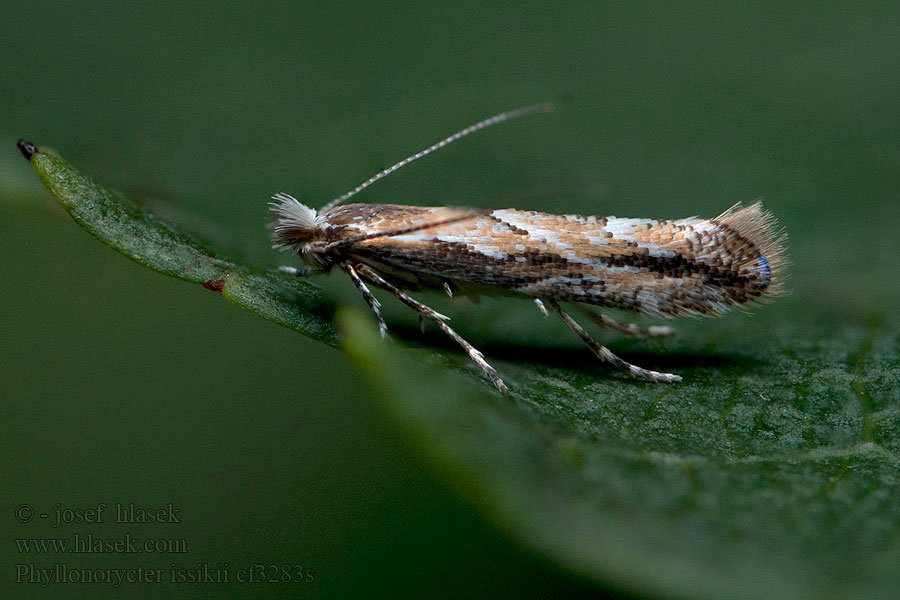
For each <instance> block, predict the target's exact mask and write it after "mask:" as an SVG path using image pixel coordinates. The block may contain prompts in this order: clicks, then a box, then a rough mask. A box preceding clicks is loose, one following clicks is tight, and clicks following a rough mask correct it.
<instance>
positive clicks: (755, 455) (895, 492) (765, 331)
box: [30, 152, 900, 598]
mask: <svg viewBox="0 0 900 600" xmlns="http://www.w3.org/2000/svg"><path fill="white" fill-rule="evenodd" d="M30 162H31V164H32V166H33V167H34V168H35V170H36V171H37V172H38V174H39V175H40V176H41V178H42V179H43V180H44V182H45V183H46V184H47V186H48V187H49V188H50V189H51V191H52V192H53V193H54V195H55V196H56V197H57V199H58V200H59V201H60V203H61V204H62V205H63V206H64V207H65V208H66V210H68V211H69V213H70V214H71V215H72V216H73V217H74V218H75V220H76V221H77V222H78V223H79V224H80V225H81V226H82V227H84V228H85V229H87V230H88V231H89V232H90V233H91V234H92V235H94V236H95V237H96V238H97V239H99V240H100V241H102V242H103V243H105V244H107V245H109V246H111V247H112V248H114V249H116V250H117V251H119V252H121V253H123V254H125V255H126V256H128V257H130V258H132V259H133V260H135V261H137V262H139V263H140V264H142V265H144V266H146V267H148V268H151V269H154V270H156V271H159V272H162V273H165V274H167V275H171V276H173V277H178V278H180V279H184V280H187V281H190V282H194V283H200V284H203V285H204V287H206V288H208V289H215V290H219V291H221V292H222V294H223V295H224V296H225V297H226V298H227V299H228V300H229V301H231V302H233V303H235V304H237V305H238V306H241V307H243V308H246V309H248V310H250V311H252V312H254V313H256V314H258V315H260V316H263V317H265V318H267V319H269V320H271V321H274V322H276V323H279V324H281V325H284V326H286V327H290V328H292V329H294V330H296V331H298V332H300V333H303V334H305V335H308V336H311V337H313V338H315V339H318V340H321V341H323V342H325V343H327V344H331V345H334V344H336V343H337V336H336V334H335V329H334V326H333V325H332V315H333V312H334V306H333V304H332V303H330V302H329V301H327V300H326V299H324V298H323V296H322V294H321V293H320V292H319V290H318V288H316V287H315V286H313V285H312V284H310V283H308V282H306V281H303V280H298V279H296V278H293V277H287V276H284V275H281V274H279V273H275V272H271V271H264V270H257V269H251V268H248V267H245V266H241V265H237V264H235V263H233V262H230V261H228V260H224V259H221V258H217V257H215V256H214V255H213V254H212V253H211V252H210V251H209V250H207V249H205V248H203V247H202V246H201V245H200V244H198V243H196V242H195V241H192V240H191V239H190V238H189V237H188V236H186V235H184V234H182V233H180V232H178V231H176V230H175V228H173V227H172V226H170V225H168V224H166V223H164V222H162V221H161V220H160V219H158V218H157V217H155V216H154V215H153V214H151V213H149V212H148V211H147V210H145V209H143V208H141V207H139V206H136V205H134V204H133V203H131V202H128V201H127V200H125V199H123V198H121V197H119V196H117V195H115V194H113V193H111V192H109V191H108V190H106V189H104V188H103V187H102V186H100V185H99V184H97V183H96V182H94V181H92V180H91V179H89V178H87V177H85V176H84V175H82V174H80V173H79V172H78V171H77V170H75V169H74V168H72V166H71V165H69V164H68V163H66V162H65V161H64V160H62V159H61V158H59V157H57V156H54V155H52V154H48V153H43V152H41V153H37V154H34V155H32V156H31V158H30ZM486 304H487V303H486ZM523 304H524V303H520V304H515V303H512V302H510V303H508V304H504V305H503V311H502V312H497V311H494V312H491V311H492V310H494V307H488V308H487V309H484V308H478V309H474V310H471V311H469V312H468V313H466V314H467V318H466V319H465V320H464V319H462V318H460V317H457V320H455V321H454V322H455V323H456V324H457V327H458V328H459V329H460V331H461V333H463V335H464V336H466V337H469V338H471V339H472V341H474V342H475V343H476V346H479V347H481V348H482V349H483V350H485V351H486V352H485V353H486V355H487V356H488V357H489V358H490V359H491V361H492V363H494V364H495V366H496V367H497V368H498V370H499V371H500V373H501V375H502V376H503V377H504V380H505V381H506V382H507V383H508V384H509V385H510V387H511V390H512V394H511V396H510V397H502V396H500V395H499V394H497V393H496V392H495V391H494V390H493V388H492V387H491V385H490V383H489V382H487V381H486V380H485V378H484V377H483V375H482V374H481V372H480V371H479V370H478V369H477V368H476V367H474V366H472V365H471V364H470V363H469V362H468V361H467V360H466V358H465V356H463V355H461V354H460V353H458V352H456V349H455V348H454V349H453V351H450V352H446V353H445V352H441V351H437V350H435V349H433V347H423V348H418V349H411V348H409V347H407V346H404V345H400V344H396V343H392V342H390V341H388V343H385V342H383V341H382V340H380V339H379V338H378V336H377V334H376V331H377V328H376V327H375V326H374V325H373V323H372V319H371V318H370V317H369V316H362V315H361V314H360V313H357V312H348V313H346V314H344V315H343V316H342V317H341V319H340V323H341V326H342V332H343V339H344V342H343V345H342V347H343V349H344V350H345V351H346V352H347V353H348V354H349V355H350V356H351V357H353V358H354V360H355V361H356V362H357V364H358V365H359V366H360V368H361V369H362V370H363V371H364V372H365V373H367V374H368V376H369V378H370V380H371V382H372V385H373V387H374V388H375V389H376V390H378V391H379V395H380V398H381V400H382V404H383V406H384V407H385V408H386V410H387V411H388V412H389V413H390V414H391V415H393V417H394V419H395V421H396V422H397V423H398V424H399V425H400V426H401V427H403V428H404V429H405V430H406V431H407V432H408V433H409V436H410V437H411V438H412V439H413V440H414V441H415V446H416V448H417V449H418V451H419V452H421V453H422V454H423V455H424V456H425V457H426V458H427V459H428V461H429V462H430V463H431V464H432V465H434V467H435V468H436V469H437V470H438V472H440V473H442V474H444V476H445V477H446V478H447V480H448V481H450V482H451V484H452V485H453V486H455V487H456V488H458V489H459V490H460V491H461V492H462V493H463V494H464V495H466V496H467V497H468V498H470V499H471V500H472V501H474V502H475V503H476V504H477V505H478V506H480V507H481V508H482V509H483V510H484V511H485V512H486V513H487V514H489V515H490V516H491V517H492V519H493V520H494V521H495V522H497V523H498V524H500V526H502V527H503V528H504V529H505V530H506V531H508V532H509V533H510V534H511V535H512V536H513V537H515V538H516V539H518V540H519V541H521V542H522V543H523V544H525V545H527V546H529V547H531V548H533V549H535V550H537V551H539V552H541V553H543V554H544V555H546V556H548V557H550V558H551V559H553V560H554V561H556V562H557V563H558V564H560V565H562V566H563V567H565V568H567V569H570V570H573V571H576V572H578V573H581V574H583V575H584V576H586V577H588V578H591V579H594V580H597V581H600V582H604V583H607V584H609V583H612V584H614V585H617V586H621V587H623V588H626V589H628V590H632V591H638V592H642V593H650V594H663V595H670V596H671V595H676V596H685V597H694V598H721V597H739V598H771V597H795V598H822V597H894V596H896V595H898V594H900V570H898V569H897V568H896V566H897V565H898V564H900V455H898V451H900V406H898V398H900V359H898V355H900V333H898V327H897V325H896V319H893V320H891V319H888V318H886V317H884V315H883V314H882V313H877V312H875V313H873V312H869V313H867V316H866V319H865V320H863V321H862V323H861V324H860V323H855V324H854V323H849V322H847V320H846V318H844V319H841V318H840V317H842V316H844V317H845V314H844V313H843V312H841V311H842V310H843V307H840V306H839V307H835V309H833V310H831V309H828V308H826V307H824V306H819V307H818V308H817V309H816V310H810V309H809V304H810V303H809V299H804V298H802V297H800V298H793V299H781V300H779V302H778V304H777V308H776V307H768V308H765V309H762V310H761V311H760V313H761V314H760V315H757V317H756V318H752V319H751V318H748V317H747V316H746V315H733V316H731V317H728V318H726V319H722V320H717V321H704V322H700V321H692V322H689V323H686V324H682V325H680V328H681V332H682V336H681V337H680V338H679V339H678V340H675V341H673V342H671V343H667V344H666V345H665V346H664V347H663V346H659V347H655V348H653V347H648V346H647V343H646V342H642V341H628V340H624V341H619V342H616V343H614V344H613V347H614V349H615V350H616V351H617V352H619V353H621V354H623V355H625V357H627V358H629V359H631V360H633V361H634V362H636V363H638V364H641V365H642V366H647V367H651V368H661V369H664V370H667V371H674V372H678V373H679V374H682V375H684V377H685V381H684V383H682V384H677V385H661V384H650V383H644V382H639V381H634V380H631V379H628V378H626V377H624V376H622V375H619V374H616V373H612V372H610V371H609V370H607V369H605V368H604V367H603V365H600V364H599V363H597V361H596V360H595V359H594V358H593V356H592V355H591V353H590V352H589V351H588V350H587V349H585V348H582V347H580V346H578V345H577V341H575V340H572V342H571V344H570V345H567V346H565V347H560V346H556V347H553V346H552V342H548V341H547V339H548V338H547V337H546V336H547V335H550V336H555V335H557V334H558V333H559V332H560V330H561V329H562V326H561V325H560V324H559V323H558V322H557V323H556V324H555V325H551V322H549V321H545V320H543V319H541V318H540V317H539V316H538V315H537V312H536V311H535V310H534V308H533V307H527V310H526V308H525V307H524V306H523ZM454 314H457V313H454ZM836 323H841V324H840V325H835V324H836ZM554 328H555V329H554ZM392 339H394V338H392ZM426 339H431V338H426ZM490 339H494V340H496V339H506V340H507V344H506V345H504V346H499V347H498V346H493V347H486V346H485V345H484V344H482V342H486V341H487V340H490ZM549 339H551V340H556V339H557V338H556V337H551V338H549ZM558 339H570V338H564V337H559V338H558ZM435 340H440V341H437V343H436V344H435V345H437V346H439V345H440V344H444V343H445V342H444V340H442V339H441V338H435ZM529 344H530V346H529ZM548 346H550V347H548ZM447 347H451V346H447ZM496 358H499V359H500V360H496ZM503 359H505V360H503Z"/></svg>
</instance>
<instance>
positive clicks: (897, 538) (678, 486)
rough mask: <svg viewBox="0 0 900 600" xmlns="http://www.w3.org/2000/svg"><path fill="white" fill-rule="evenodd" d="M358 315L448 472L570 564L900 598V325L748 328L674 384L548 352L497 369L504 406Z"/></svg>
mask: <svg viewBox="0 0 900 600" xmlns="http://www.w3.org/2000/svg"><path fill="white" fill-rule="evenodd" d="M738 317H740V315H738ZM341 322H342V327H343V331H344V334H345V335H344V339H345V340H346V346H347V350H348V352H349V353H350V355H351V356H353V357H354V358H355V359H356V361H357V363H358V364H359V365H360V366H361V367H362V368H363V369H364V370H365V371H366V372H367V373H368V374H369V375H370V379H371V381H372V382H373V384H374V386H375V387H376V388H377V390H378V391H380V393H381V394H380V396H381V398H382V400H383V402H384V404H385V406H386V407H387V408H388V410H389V411H390V412H391V413H392V415H393V416H394V418H395V419H396V420H397V421H398V422H399V423H400V424H401V425H402V426H404V427H405V428H406V429H407V430H408V432H410V434H411V437H412V438H413V439H414V440H415V441H416V444H417V445H418V446H419V447H420V449H421V451H422V452H423V453H424V454H425V455H426V456H428V457H429V459H430V461H431V462H432V464H433V465H434V466H435V467H436V468H437V469H439V470H440V471H442V472H444V473H445V474H446V475H447V476H448V478H449V479H450V480H451V481H453V482H455V484H456V485H457V487H459V488H460V489H461V490H462V491H463V492H464V493H466V494H467V495H468V496H469V497H470V498H471V499H472V500H473V501H475V502H476V503H478V504H479V505H481V506H482V507H483V508H484V510H485V511H486V512H487V513H488V514H490V515H491V516H492V517H493V518H494V520H495V521H496V522H498V523H499V524H500V525H501V526H502V527H503V528H505V529H506V530H508V531H509V532H510V533H511V534H512V535H513V536H515V537H516V538H518V539H519V540H520V541H522V542H523V543H525V544H526V545H529V546H531V547H533V548H535V549H536V550H538V551H540V552H543V553H545V554H546V555H548V556H551V557H553V558H554V559H555V560H556V561H557V562H559V563H560V564H561V565H563V566H565V567H568V568H571V569H574V570H577V571H578V572H580V573H582V574H584V575H586V576H588V577H591V578H595V579H597V580H599V581H606V582H613V583H615V584H616V585H618V586H622V587H625V588H627V589H630V590H633V591H639V592H642V593H650V594H656V595H658V594H663V595H667V596H670V595H675V596H683V597H691V598H723V597H734V598H788V597H791V598H828V597H835V598H838V597H841V598H850V597H854V598H861V597H896V595H897V594H900V570H898V569H897V565H898V564H900V477H898V475H900V455H898V448H900V410H898V406H897V399H898V398H900V360H898V353H900V336H898V333H897V330H896V329H893V330H889V329H887V328H885V327H884V326H883V325H882V324H881V323H878V322H873V323H871V324H870V325H869V326H868V327H849V328H846V329H842V330H834V329H831V330H830V331H829V330H828V329H827V328H825V329H824V330H823V328H822V327H821V326H819V327H817V326H815V325H814V324H813V320H812V319H810V320H809V322H806V323H803V322H801V323H796V322H793V321H791V322H788V321H785V322H775V323H764V324H763V325H762V326H761V327H762V328H763V329H765V330H766V331H768V332H769V333H770V335H771V336H772V337H773V338H774V339H772V343H769V344H767V343H765V341H764V340H762V339H758V340H757V341H758V343H757V344H754V346H755V347H756V348H758V349H754V350H751V348H754V346H748V345H743V344H742V340H741V337H740V336H742V334H743V333H744V332H743V331H742V330H741V328H732V329H731V334H732V336H739V337H738V338H737V339H735V340H734V341H733V342H732V343H728V344H727V347H725V348H722V349H720V350H719V351H718V352H717V353H712V352H708V351H707V352H700V353H696V352H695V353H694V354H692V355H690V357H691V358H690V360H691V362H693V363H694V366H689V365H688V362H687V358H686V357H688V356H689V355H688V354H687V352H688V351H687V350H684V349H683V348H679V349H678V350H677V351H676V352H677V354H676V356H677V355H680V353H681V352H685V354H684V355H682V356H684V357H685V358H683V359H681V360H679V369H678V370H679V372H681V373H682V374H684V375H685V383H683V384H678V385H671V386H666V385H660V384H651V383H644V382H638V381H633V380H629V379H626V378H624V377H622V376H618V375H615V374H611V373H609V372H608V371H606V372H604V371H605V370H604V369H603V367H602V366H601V365H599V364H591V362H590V361H591V358H592V357H590V356H589V353H588V352H587V351H581V350H579V351H578V354H580V355H585V359H583V358H582V357H581V356H579V355H578V354H573V353H570V352H569V351H568V350H562V351H560V350H555V351H554V352H547V351H546V350H544V351H541V352H536V353H535V355H534V356H532V357H531V360H532V361H534V362H533V363H532V364H523V362H522V361H519V362H518V363H517V364H516V365H512V364H503V363H499V364H497V365H496V366H498V368H499V370H500V372H501V373H502V374H504V377H505V378H506V381H507V383H509V384H510V387H511V389H512V395H511V397H510V398H504V397H501V396H499V395H498V394H496V393H493V392H492V391H491V390H490V389H489V387H488V386H487V385H485V384H483V383H482V381H481V377H480V376H479V374H478V370H477V368H473V367H471V366H469V365H468V364H467V363H466V362H465V361H462V360H456V359H447V358H442V357H440V356H438V355H435V354H433V353H431V352H422V351H421V350H420V351H418V352H412V351H409V350H405V349H403V348H402V347H399V346H396V345H389V347H388V348H385V347H384V344H382V343H381V341H380V340H379V339H378V338H377V336H376V335H375V334H374V333H373V328H372V326H371V323H369V322H368V319H364V318H361V317H359V316H357V315H356V314H347V315H345V316H344V317H342V321H341ZM805 327H809V329H808V330H807V333H806V335H803V334H800V335H798V334H799V333H800V332H801V331H803V329H804V328H805ZM720 329H721V330H720V335H722V336H723V337H725V336H727V331H726V330H725V328H724V327H722V328H720ZM750 335H751V337H752V333H751V334H750ZM726 339H727V338H726ZM812 339H814V340H817V341H816V342H815V343H814V344H812V343H810V340H812ZM773 350H774V352H773ZM779 350H780V351H779ZM414 354H418V356H413V355H414ZM423 354H424V356H423ZM553 355H556V357H555V358H553ZM560 355H563V356H562V357H560ZM545 357H549V362H550V363H551V365H550V366H548V365H547V364H546V362H547V361H546V360H542V359H544V358H545ZM423 359H424V360H425V361H427V362H428V363H431V364H442V365H446V366H450V367H451V368H450V369H440V368H427V367H426V368H423V367H422V364H421V363H422V361H423ZM643 360H644V361H645V362H646V361H649V360H653V359H652V358H650V357H648V356H644V357H643ZM657 360H658V359H657Z"/></svg>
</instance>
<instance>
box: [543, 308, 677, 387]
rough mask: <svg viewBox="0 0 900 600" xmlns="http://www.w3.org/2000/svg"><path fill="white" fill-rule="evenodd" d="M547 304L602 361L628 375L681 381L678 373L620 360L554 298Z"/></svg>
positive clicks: (654, 379) (656, 379) (670, 381)
mask: <svg viewBox="0 0 900 600" xmlns="http://www.w3.org/2000/svg"><path fill="white" fill-rule="evenodd" d="M546 302H547V304H549V305H550V308H552V309H553V310H555V311H556V312H557V314H559V316H560V317H561V318H562V320H563V322H564V323H565V324H566V325H568V327H569V329H571V330H572V331H574V332H575V333H576V334H577V335H578V337H580V338H581V339H582V340H584V343H586V344H587V345H588V346H590V348H591V350H593V352H594V354H596V355H597V358H599V359H600V360H602V361H604V362H608V363H611V364H612V365H613V366H614V367H617V368H619V369H624V370H626V371H628V373H629V375H632V376H633V377H638V378H641V379H647V380H649V381H656V382H662V383H674V382H678V381H681V376H680V375H674V374H672V373H660V372H659V371H650V370H649V369H642V368H641V367H638V366H636V365H633V364H631V363H629V362H627V361H624V360H622V359H621V358H619V357H618V356H616V355H615V354H613V353H612V352H610V350H609V349H608V348H607V347H606V346H603V345H602V344H599V343H598V342H597V341H596V340H595V339H594V338H592V337H591V336H590V334H589V333H588V332H587V331H585V330H584V328H582V327H581V325H579V324H578V323H576V322H575V320H574V319H573V318H572V317H570V316H569V314H568V313H567V312H566V311H564V310H563V309H562V307H560V305H559V303H558V302H556V301H555V300H547V301H546Z"/></svg>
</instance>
